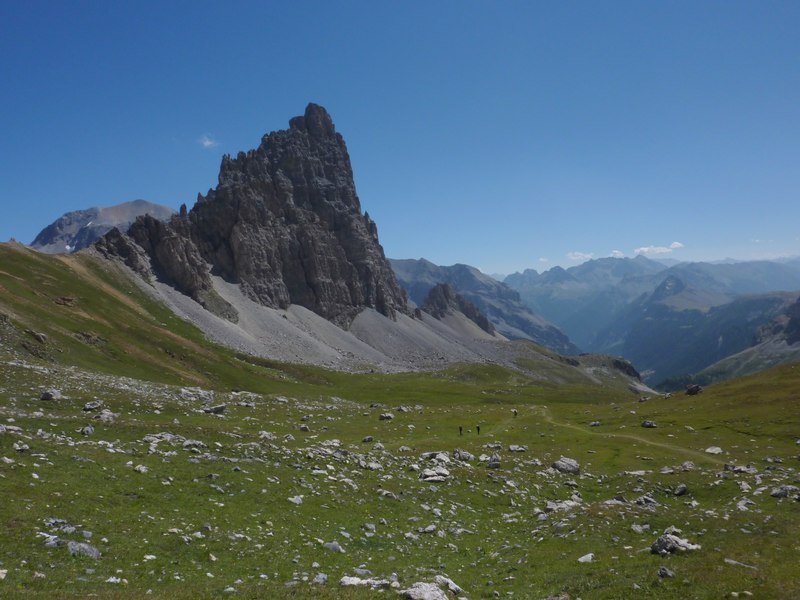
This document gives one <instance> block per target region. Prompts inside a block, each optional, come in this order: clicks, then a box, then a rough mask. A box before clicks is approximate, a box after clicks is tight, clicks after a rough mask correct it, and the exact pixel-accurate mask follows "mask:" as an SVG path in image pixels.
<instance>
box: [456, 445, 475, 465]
mask: <svg viewBox="0 0 800 600" xmlns="http://www.w3.org/2000/svg"><path fill="white" fill-rule="evenodd" d="M453 458H454V459H455V460H460V461H461V462H471V461H473V460H475V456H473V455H472V454H470V453H469V452H467V451H466V450H461V449H460V448H456V449H455V450H453Z"/></svg>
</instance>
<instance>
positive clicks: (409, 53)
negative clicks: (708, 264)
mask: <svg viewBox="0 0 800 600" xmlns="http://www.w3.org/2000/svg"><path fill="white" fill-rule="evenodd" d="M127 5H130V6H127ZM798 30H800V3H798V2H796V1H792V2H770V1H764V2H752V1H749V2H736V1H727V0H726V1H720V2H698V1H696V0H693V1H686V2H683V1H664V2H655V3H653V2H641V1H635V2H623V1H614V2H577V1H574V2H547V3H544V2H530V1H526V2H489V1H486V2H473V1H468V0H458V1H437V2H427V1H426V2H413V1H412V2H373V1H365V2H355V1H347V0H343V1H342V2H304V1H292V2H282V3H279V2H269V3H268V2H225V3H221V2H213V3H212V2H202V1H201V2H157V3H156V2H154V3H148V2H136V3H122V2H71V3H65V2H52V3H48V2H10V1H8V2H0V77H1V78H2V82H3V86H2V88H3V89H2V93H0V115H1V116H0V126H1V127H2V134H1V135H0V177H2V182H3V184H2V191H0V202H2V215H3V216H2V218H0V240H7V239H9V238H11V237H15V238H17V239H19V240H20V241H24V242H30V241H31V240H32V239H33V237H34V236H35V235H36V233H37V232H38V231H39V230H40V229H41V228H42V227H44V226H45V225H47V224H48V223H50V222H51V221H52V220H54V219H55V218H56V217H58V216H59V215H61V214H62V213H64V212H66V211H69V210H75V209H79V208H87V207H90V206H97V205H100V206H102V205H110V204H115V203H118V202H122V201H125V200H131V199H134V198H144V199H147V200H150V201H153V202H159V203H163V204H167V205H171V206H173V207H177V206H179V205H180V204H181V203H182V202H186V203H187V204H189V205H190V206H191V204H192V203H193V202H194V200H195V198H196V195H197V193H198V192H203V193H205V191H207V190H208V188H209V187H212V186H213V185H215V183H216V176H217V172H218V168H219V163H220V158H221V156H222V154H224V153H236V152H237V151H239V150H247V149H250V148H253V147H255V146H257V145H258V143H259V140H260V137H261V136H262V135H263V134H264V133H266V132H268V131H272V130H276V129H283V128H285V127H286V126H287V123H288V120H289V118H291V117H292V116H294V115H297V114H301V113H302V111H303V109H304V107H305V105H306V104H307V103H308V102H309V101H313V102H317V103H319V104H322V105H323V106H325V107H326V108H327V109H328V110H329V112H330V113H331V115H332V116H333V119H334V122H335V123H336V127H337V129H338V131H340V132H341V133H342V134H343V135H344V137H345V140H346V142H347V144H348V148H349V151H350V155H351V159H352V162H353V169H354V172H355V178H356V185H357V188H358V192H359V196H360V198H361V202H362V206H363V208H364V209H365V210H367V211H369V213H370V215H371V216H372V217H373V218H374V219H375V221H376V222H377V224H378V228H379V235H380V238H381V242H382V243H383V246H384V248H385V250H386V253H387V255H388V256H391V257H394V258H419V257H425V258H427V259H429V260H432V261H433V262H436V263H438V264H453V263H456V262H463V263H467V264H472V265H475V266H478V267H480V268H482V269H483V270H485V271H487V272H501V273H509V272H512V271H515V270H520V269H523V268H525V267H532V268H536V269H537V270H542V269H544V268H549V267H550V266H553V265H556V264H560V265H562V266H570V265H574V264H578V262H580V261H581V260H585V258H586V257H588V256H593V257H596V258H599V257H602V256H609V255H611V254H612V252H615V251H616V252H618V253H620V254H622V255H625V256H634V255H635V254H636V252H637V250H638V251H639V252H643V253H645V254H646V255H647V256H650V257H662V258H674V259H680V260H714V259H721V258H724V257H729V256H730V257H734V258H740V259H750V258H764V257H775V256H782V255H797V254H800V35H798V34H797V31H798Z"/></svg>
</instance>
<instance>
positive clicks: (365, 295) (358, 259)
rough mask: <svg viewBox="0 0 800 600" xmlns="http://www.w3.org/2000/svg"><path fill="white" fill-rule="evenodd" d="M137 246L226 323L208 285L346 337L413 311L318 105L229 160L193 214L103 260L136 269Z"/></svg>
mask: <svg viewBox="0 0 800 600" xmlns="http://www.w3.org/2000/svg"><path fill="white" fill-rule="evenodd" d="M131 243H133V244H135V245H136V246H138V247H139V248H141V249H142V250H143V251H144V252H145V253H146V255H147V256H148V258H149V261H150V263H151V265H152V269H153V271H154V272H155V273H156V274H157V275H158V276H160V277H163V278H164V279H165V280H167V281H169V282H171V283H172V284H173V285H174V286H175V287H176V288H177V289H179V290H181V291H182V292H184V293H185V294H187V295H189V296H191V297H193V298H195V299H196V300H198V301H199V302H201V304H203V306H206V308H209V310H212V311H213V312H217V314H220V312H222V313H223V314H224V313H226V312H229V311H228V310H227V308H226V307H225V305H224V304H222V303H220V301H222V299H221V298H219V296H217V295H216V294H215V293H213V286H212V284H211V275H218V276H220V277H222V278H223V279H225V280H226V281H229V282H231V283H236V284H239V286H240V287H241V289H242V291H243V293H244V294H245V295H247V296H248V297H250V298H251V299H253V300H255V301H257V302H259V303H260V304H262V305H264V306H268V307H272V308H286V307H288V306H289V305H290V304H298V305H301V306H304V307H306V308H308V309H310V310H312V311H314V312H315V313H317V314H319V315H321V316H323V317H324V318H326V319H328V320H331V321H333V322H335V323H337V324H339V325H342V326H347V325H348V324H349V323H350V321H351V320H352V319H353V318H354V317H355V315H356V314H358V313H359V312H360V311H361V310H363V309H364V308H367V307H370V308H374V309H376V310H377V311H379V312H380V313H382V314H384V315H386V316H388V317H391V318H394V317H395V314H396V311H398V310H399V311H403V312H405V311H407V308H406V295H405V292H404V291H403V290H402V289H401V288H400V287H399V285H398V284H397V281H396V279H395V276H394V273H393V272H392V269H391V267H390V265H389V263H388V261H387V260H386V258H385V255H384V252H383V248H382V247H381V245H380V243H379V241H378V231H377V227H376V225H375V223H374V222H373V221H372V219H370V217H369V215H368V214H367V213H362V212H361V204H360V201H359V199H358V196H357V195H356V189H355V184H354V182H353V173H352V168H351V166H350V158H349V155H348V153H347V148H346V146H345V143H344V139H343V138H342V136H341V135H340V134H339V133H337V132H336V129H335V127H334V125H333V121H332V120H331V118H330V116H329V115H328V113H327V112H326V111H325V109H324V108H322V107H321V106H318V105H316V104H309V105H308V107H307V108H306V111H305V114H304V115H303V116H302V117H295V118H293V119H291V121H290V122H289V129H287V130H282V131H276V132H272V133H270V134H267V135H265V136H264V137H263V138H262V140H261V144H260V145H259V147H258V148H257V149H255V150H250V151H248V152H240V153H239V154H238V155H237V156H236V157H235V158H232V157H230V156H228V155H226V156H224V157H223V159H222V165H221V167H220V173H219V184H218V186H217V187H216V189H212V190H209V192H208V193H207V194H206V195H205V196H202V195H200V196H198V198H197V203H196V204H195V205H194V207H193V208H192V209H191V210H189V211H187V210H186V208H185V207H181V211H180V213H179V214H177V215H175V216H174V217H173V218H172V219H171V220H170V221H169V222H167V223H161V222H158V221H157V220H155V219H152V218H149V217H143V218H140V219H138V220H137V221H136V222H135V223H134V224H133V225H132V226H131V228H130V229H129V230H128V232H127V234H125V235H119V234H113V235H109V236H107V237H106V238H105V240H104V241H103V242H101V243H100V244H99V245H98V249H100V250H101V251H103V252H104V253H106V254H109V255H114V254H115V255H118V256H120V257H122V258H123V259H125V260H126V262H128V264H129V265H130V266H131V267H132V268H136V264H137V263H139V262H140V261H139V259H138V258H136V252H135V251H134V250H133V249H132V248H131V247H130V244H131ZM206 265H209V266H210V268H208V267H207V266H206ZM139 266H141V265H139ZM222 302H224V301H222Z"/></svg>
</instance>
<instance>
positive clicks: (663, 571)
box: [658, 567, 675, 579]
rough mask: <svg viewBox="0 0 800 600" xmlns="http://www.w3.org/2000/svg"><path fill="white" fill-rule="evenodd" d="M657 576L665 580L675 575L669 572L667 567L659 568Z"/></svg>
mask: <svg viewBox="0 0 800 600" xmlns="http://www.w3.org/2000/svg"><path fill="white" fill-rule="evenodd" d="M658 576H659V577H661V579H666V578H667V577H675V573H673V572H672V571H670V570H669V569H668V568H667V567H659V568H658Z"/></svg>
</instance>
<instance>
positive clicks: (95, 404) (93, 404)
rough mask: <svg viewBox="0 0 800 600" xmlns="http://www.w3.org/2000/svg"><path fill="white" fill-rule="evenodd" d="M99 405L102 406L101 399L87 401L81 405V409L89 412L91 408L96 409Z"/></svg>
mask: <svg viewBox="0 0 800 600" xmlns="http://www.w3.org/2000/svg"><path fill="white" fill-rule="evenodd" d="M101 406H103V401H102V400H92V401H91V402H87V403H86V404H84V405H83V410H84V412H91V411H93V410H97V409H98V408H100V407H101Z"/></svg>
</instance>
